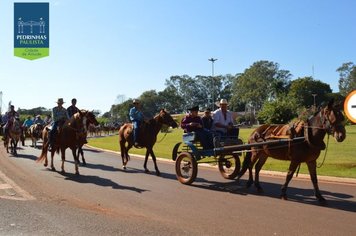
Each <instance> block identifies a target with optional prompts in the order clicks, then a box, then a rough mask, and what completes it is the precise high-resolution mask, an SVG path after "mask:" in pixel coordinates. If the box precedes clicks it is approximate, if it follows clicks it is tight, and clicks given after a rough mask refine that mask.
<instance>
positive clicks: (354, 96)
mask: <svg viewBox="0 0 356 236" xmlns="http://www.w3.org/2000/svg"><path fill="white" fill-rule="evenodd" d="M344 111H345V114H346V116H347V118H349V120H351V121H352V122H353V123H356V90H354V91H352V92H351V93H349V95H347V97H346V100H345V103H344Z"/></svg>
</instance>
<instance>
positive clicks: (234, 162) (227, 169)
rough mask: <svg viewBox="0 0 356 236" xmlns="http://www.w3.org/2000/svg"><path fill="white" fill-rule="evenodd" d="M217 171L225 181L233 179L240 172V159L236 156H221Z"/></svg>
mask: <svg viewBox="0 0 356 236" xmlns="http://www.w3.org/2000/svg"><path fill="white" fill-rule="evenodd" d="M218 165H219V171H220V173H221V175H222V176H223V177H224V178H225V179H234V178H235V177H236V176H237V174H238V173H239V171H240V166H241V162H240V158H239V155H237V154H232V155H229V156H224V155H221V156H219V160H218Z"/></svg>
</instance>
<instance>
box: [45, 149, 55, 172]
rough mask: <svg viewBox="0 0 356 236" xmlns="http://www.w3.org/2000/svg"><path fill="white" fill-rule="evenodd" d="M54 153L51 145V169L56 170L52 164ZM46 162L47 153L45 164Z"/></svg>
mask: <svg viewBox="0 0 356 236" xmlns="http://www.w3.org/2000/svg"><path fill="white" fill-rule="evenodd" d="M54 153H55V150H54V147H52V150H51V170H52V171H56V168H54V164H53V157H54ZM47 164H48V161H47V155H46V161H45V166H47Z"/></svg>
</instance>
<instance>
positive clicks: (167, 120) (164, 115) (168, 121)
mask: <svg viewBox="0 0 356 236" xmlns="http://www.w3.org/2000/svg"><path fill="white" fill-rule="evenodd" d="M156 117H157V118H158V121H159V122H160V123H162V124H165V125H168V126H171V127H172V128H177V127H178V124H177V122H175V121H174V119H173V117H172V116H171V115H170V114H169V113H168V112H167V111H166V110H165V109H161V111H160V112H159V114H158V115H157V116H156Z"/></svg>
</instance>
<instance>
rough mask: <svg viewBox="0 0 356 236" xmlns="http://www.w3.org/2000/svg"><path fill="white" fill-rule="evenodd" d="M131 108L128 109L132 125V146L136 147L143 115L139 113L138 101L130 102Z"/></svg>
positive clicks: (139, 105)
mask: <svg viewBox="0 0 356 236" xmlns="http://www.w3.org/2000/svg"><path fill="white" fill-rule="evenodd" d="M132 104H133V107H132V108H131V109H130V112H129V116H130V120H131V122H132V124H133V141H134V145H135V146H138V145H139V143H138V138H139V132H140V130H139V129H140V126H141V123H142V121H143V119H144V116H143V113H142V111H141V104H140V101H139V100H138V99H134V100H133V101H132Z"/></svg>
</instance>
